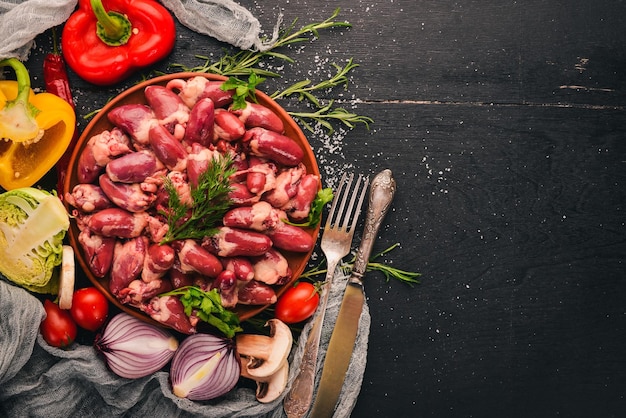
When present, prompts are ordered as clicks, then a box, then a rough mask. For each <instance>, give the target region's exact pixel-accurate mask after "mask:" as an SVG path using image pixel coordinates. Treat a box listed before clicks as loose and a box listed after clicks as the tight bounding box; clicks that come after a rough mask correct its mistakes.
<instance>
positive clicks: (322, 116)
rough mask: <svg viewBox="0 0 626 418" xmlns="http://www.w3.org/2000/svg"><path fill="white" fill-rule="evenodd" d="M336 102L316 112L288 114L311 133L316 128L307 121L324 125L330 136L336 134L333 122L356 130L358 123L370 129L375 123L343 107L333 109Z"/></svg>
mask: <svg viewBox="0 0 626 418" xmlns="http://www.w3.org/2000/svg"><path fill="white" fill-rule="evenodd" d="M333 103H334V101H330V102H329V103H328V104H327V105H325V106H323V107H321V108H319V109H317V110H316V111H314V112H291V111H289V112H287V113H289V115H291V117H293V118H295V119H298V120H299V121H300V123H302V125H303V126H304V127H305V129H307V130H308V131H310V132H315V130H314V126H313V125H312V124H311V123H310V122H308V121H307V119H310V120H313V121H315V122H317V123H319V124H320V125H322V126H323V127H324V128H326V130H327V131H328V134H329V135H331V134H332V133H333V132H335V129H334V127H333V125H332V123H331V121H333V120H336V121H339V122H341V123H343V124H344V125H346V126H347V127H348V128H354V127H355V126H356V124H357V123H363V124H365V126H366V127H367V128H368V129H369V124H370V123H373V122H374V120H373V119H372V118H370V117H368V116H363V115H357V114H356V113H352V112H349V111H347V110H346V109H344V108H342V107H333Z"/></svg>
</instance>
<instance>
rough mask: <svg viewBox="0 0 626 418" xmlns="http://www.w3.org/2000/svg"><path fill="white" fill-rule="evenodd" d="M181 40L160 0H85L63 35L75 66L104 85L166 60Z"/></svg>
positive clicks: (66, 52)
mask: <svg viewBox="0 0 626 418" xmlns="http://www.w3.org/2000/svg"><path fill="white" fill-rule="evenodd" d="M107 10H109V12H108V13H107ZM175 41H176V26H175V24H174V18H173V17H172V15H171V14H170V12H169V11H168V10H167V9H166V8H165V7H163V6H162V5H161V4H159V3H158V2H156V1H155V0H79V8H78V10H77V11H76V12H74V13H73V14H72V15H71V16H70V17H69V19H68V20H67V22H66V23H65V26H64V28H63V36H62V38H61V42H62V47H63V55H64V56H65V61H66V62H67V64H68V65H69V67H70V68H71V69H72V70H74V72H75V73H76V74H78V75H79V76H80V77H81V78H83V79H84V80H86V81H88V82H90V83H93V84H97V85H102V86H108V85H111V84H115V83H118V82H120V81H122V80H124V79H125V78H127V77H128V76H129V75H130V74H132V73H133V72H134V71H136V70H137V69H138V68H141V67H147V66H150V65H152V64H154V63H156V62H157V61H160V60H161V59H163V58H165V57H166V56H167V55H168V54H169V53H170V52H171V51H172V49H173V48H174V42H175Z"/></svg>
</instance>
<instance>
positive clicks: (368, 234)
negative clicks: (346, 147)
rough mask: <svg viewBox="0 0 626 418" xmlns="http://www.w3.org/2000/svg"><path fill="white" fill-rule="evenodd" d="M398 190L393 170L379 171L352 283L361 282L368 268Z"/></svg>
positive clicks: (368, 206)
mask: <svg viewBox="0 0 626 418" xmlns="http://www.w3.org/2000/svg"><path fill="white" fill-rule="evenodd" d="M395 192H396V181H395V180H394V179H393V177H392V175H391V170H389V169H385V170H383V171H381V172H380V173H378V174H377V175H376V177H374V179H373V180H372V183H371V185H370V194H369V201H368V205H367V213H366V214H365V227H364V229H363V236H362V237H361V244H360V246H359V250H358V251H357V256H356V260H355V261H354V266H353V267H352V275H351V277H350V282H351V283H354V282H356V283H359V284H360V283H361V278H362V277H363V274H365V270H366V269H367V263H368V261H369V258H370V255H371V253H372V247H373V246H374V241H375V239H376V235H377V234H378V230H379V229H380V225H381V223H382V221H383V218H384V217H385V215H386V214H387V211H389V207H390V206H391V201H392V200H393V196H394V194H395Z"/></svg>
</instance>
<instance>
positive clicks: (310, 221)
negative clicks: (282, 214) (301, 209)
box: [283, 187, 333, 227]
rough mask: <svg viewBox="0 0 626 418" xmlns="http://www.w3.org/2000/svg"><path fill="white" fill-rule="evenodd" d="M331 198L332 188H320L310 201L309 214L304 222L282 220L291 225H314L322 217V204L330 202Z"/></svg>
mask: <svg viewBox="0 0 626 418" xmlns="http://www.w3.org/2000/svg"><path fill="white" fill-rule="evenodd" d="M332 200H333V189H332V188H330V187H327V188H325V189H322V190H320V191H318V192H317V194H316V195H315V199H313V202H312V203H311V209H310V210H309V215H308V216H307V218H306V220H305V221H304V222H301V223H294V222H291V221H288V220H284V221H283V222H286V223H288V224H291V225H296V226H301V227H307V226H316V225H317V224H318V223H320V220H321V219H322V213H323V211H324V206H325V205H326V204H327V203H329V202H331V201H332Z"/></svg>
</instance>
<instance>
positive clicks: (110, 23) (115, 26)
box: [90, 0, 132, 46]
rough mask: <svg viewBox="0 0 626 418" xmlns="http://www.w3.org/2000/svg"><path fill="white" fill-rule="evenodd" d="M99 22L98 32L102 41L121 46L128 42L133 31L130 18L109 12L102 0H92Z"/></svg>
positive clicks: (92, 7) (92, 6) (92, 8)
mask: <svg viewBox="0 0 626 418" xmlns="http://www.w3.org/2000/svg"><path fill="white" fill-rule="evenodd" d="M90 4H91V10H93V13H94V15H95V16H96V19H97V20H98V23H97V34H98V37H99V38H100V40H101V41H102V42H104V43H105V44H107V45H109V46H120V45H124V44H125V43H126V42H128V39H129V38H130V35H131V33H132V25H131V23H130V20H128V18H127V17H126V16H124V15H123V14H121V13H118V12H114V11H110V12H107V11H106V10H105V9H104V6H103V5H102V0H90Z"/></svg>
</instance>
